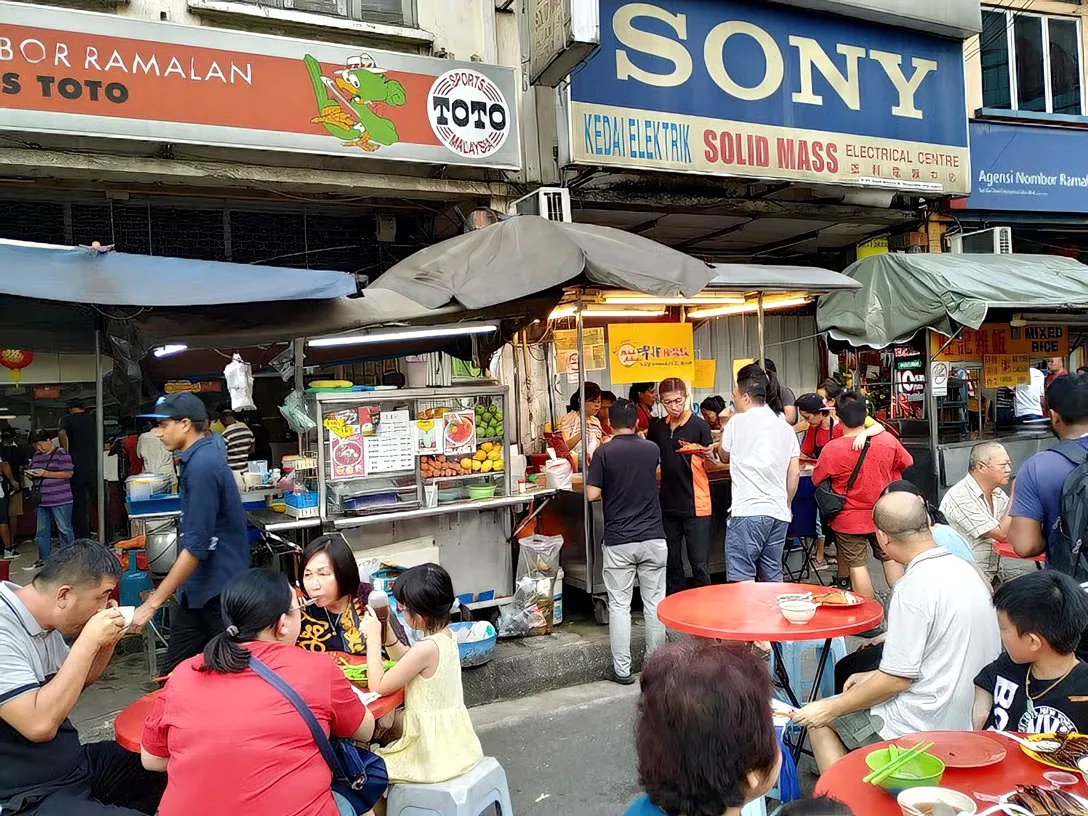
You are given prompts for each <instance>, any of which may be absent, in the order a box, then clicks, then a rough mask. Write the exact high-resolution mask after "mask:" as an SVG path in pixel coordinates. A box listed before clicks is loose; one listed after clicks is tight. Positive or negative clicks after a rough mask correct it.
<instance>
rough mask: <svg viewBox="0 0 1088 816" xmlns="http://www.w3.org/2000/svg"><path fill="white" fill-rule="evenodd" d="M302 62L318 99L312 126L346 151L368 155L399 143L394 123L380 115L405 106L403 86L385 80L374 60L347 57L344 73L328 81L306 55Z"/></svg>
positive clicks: (390, 80) (393, 81)
mask: <svg viewBox="0 0 1088 816" xmlns="http://www.w3.org/2000/svg"><path fill="white" fill-rule="evenodd" d="M305 62H306V70H307V71H309V72H310V82H311V83H313V86H314V96H315V97H316V98H317V110H318V115H317V116H315V117H313V119H311V120H310V121H311V122H313V123H314V124H315V125H324V127H325V129H326V130H327V131H328V132H329V133H330V134H332V135H333V136H335V137H336V138H337V139H340V140H341V141H343V143H344V146H345V147H358V148H361V149H363V150H366V151H367V152H372V151H375V150H378V149H379V148H381V147H382V146H389V145H393V144H396V143H397V142H398V141H399V140H400V138H399V137H398V136H397V126H396V125H395V124H394V123H393V120H392V119H389V118H387V117H385V116H382V115H381V114H382V113H384V107H385V106H386V105H393V106H395V107H399V106H400V105H403V104H404V102H405V99H406V95H405V93H404V86H403V85H401V84H400V83H399V82H397V80H395V79H386V78H385V70H386V69H384V68H378V67H377V65H376V64H375V62H374V58H373V57H371V56H370V55H369V54H361V55H359V56H358V57H350V58H349V59H348V60H347V62H346V63H345V65H344V69H343V70H342V71H333V72H332V76H331V77H327V76H324V75H322V73H321V65H320V64H319V63H318V61H317V60H316V59H314V58H313V57H311V56H310V55H309V54H307V55H306V58H305Z"/></svg>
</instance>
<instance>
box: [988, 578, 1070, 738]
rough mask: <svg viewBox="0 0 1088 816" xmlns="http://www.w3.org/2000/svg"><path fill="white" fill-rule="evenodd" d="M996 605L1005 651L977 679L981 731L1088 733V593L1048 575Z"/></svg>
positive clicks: (1024, 582)
mask: <svg viewBox="0 0 1088 816" xmlns="http://www.w3.org/2000/svg"><path fill="white" fill-rule="evenodd" d="M994 607H995V608H996V609H997V618H998V626H999V628H1000V630H1001V642H1002V644H1004V646H1005V652H1004V653H1003V654H1002V655H1001V657H999V658H998V659H997V660H995V661H994V662H993V663H991V664H990V665H989V666H987V667H986V668H984V669H983V670H982V671H980V672H979V673H978V676H977V677H976V678H975V706H974V711H973V721H974V725H975V728H976V729H982V728H990V729H993V730H995V731H1019V732H1021V733H1025V734H1052V733H1054V732H1056V731H1058V730H1062V729H1064V730H1068V731H1075V732H1077V733H1081V734H1083V733H1088V665H1086V664H1084V663H1082V662H1081V661H1080V660H1078V659H1077V655H1076V648H1077V643H1078V642H1079V641H1080V636H1081V632H1083V631H1084V630H1085V628H1086V627H1088V594H1085V591H1084V590H1083V589H1082V588H1081V586H1080V584H1078V583H1077V582H1076V581H1074V580H1073V579H1072V578H1070V577H1069V576H1068V575H1065V574H1064V573H1061V572H1057V571H1056V570H1044V571H1041V572H1033V573H1030V574H1028V575H1022V576H1020V577H1019V578H1016V579H1014V580H1012V581H1010V582H1009V583H1007V584H1005V585H1004V586H1002V587H1001V588H1000V589H998V590H997V592H995V593H994Z"/></svg>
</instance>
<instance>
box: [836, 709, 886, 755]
mask: <svg viewBox="0 0 1088 816" xmlns="http://www.w3.org/2000/svg"><path fill="white" fill-rule="evenodd" d="M832 727H833V728H834V729H835V733H836V734H838V735H839V739H840V740H842V744H843V745H845V746H846V749H847V750H848V751H856V750H857V749H858V748H864V747H865V746H867V745H872V744H873V743H875V742H881V741H882V740H883V739H884V737H882V736H881V735H880V729H881V728H883V727H884V720H882V719H881V718H880V717H878V716H877V715H876V714H874V713H873V712H872V711H870V710H868V709H865V710H863V711H853V712H851V713H850V714H843V715H842V716H841V717H836V718H835V721H834V722H833V723H832Z"/></svg>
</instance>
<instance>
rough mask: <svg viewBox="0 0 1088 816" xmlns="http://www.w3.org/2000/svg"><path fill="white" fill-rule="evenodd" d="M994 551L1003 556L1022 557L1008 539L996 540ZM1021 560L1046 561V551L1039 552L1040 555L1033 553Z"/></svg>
mask: <svg viewBox="0 0 1088 816" xmlns="http://www.w3.org/2000/svg"><path fill="white" fill-rule="evenodd" d="M994 552H995V553H997V554H998V555H1000V556H1002V557H1003V558H1020V556H1019V555H1017V554H1016V550H1014V549H1013V548H1012V544H1010V543H1009V542H1007V541H995V542H994ZM1021 560H1024V561H1035V562H1038V563H1042V562H1043V561H1046V553H1039V554H1038V555H1033V556H1032V557H1031V558H1025V559H1021Z"/></svg>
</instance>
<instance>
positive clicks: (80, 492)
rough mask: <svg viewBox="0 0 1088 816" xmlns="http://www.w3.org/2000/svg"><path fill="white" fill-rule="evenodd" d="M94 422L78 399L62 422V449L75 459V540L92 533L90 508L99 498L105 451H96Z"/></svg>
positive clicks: (72, 482) (93, 418)
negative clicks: (101, 463)
mask: <svg viewBox="0 0 1088 816" xmlns="http://www.w3.org/2000/svg"><path fill="white" fill-rule="evenodd" d="M95 421H96V420H95V415H94V414H92V413H90V412H89V411H87V410H86V409H85V408H84V407H83V401H82V400H78V399H75V400H72V401H71V402H69V403H68V416H66V417H63V418H62V419H61V421H60V446H61V447H62V448H64V449H65V450H66V451H68V455H69V456H71V457H72V479H71V485H72V529H73V530H74V531H75V535H76V538H87V537H88V536H89V535H90V534H91V505H92V504H93V503H94V502H95V500H96V499H97V497H98V459H99V457H101V456H102V455H103V451H100V450H98V449H97V448H98V442H97V439H98V431H97V429H96V427H95ZM99 523H100V524H101V520H100V521H99Z"/></svg>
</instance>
